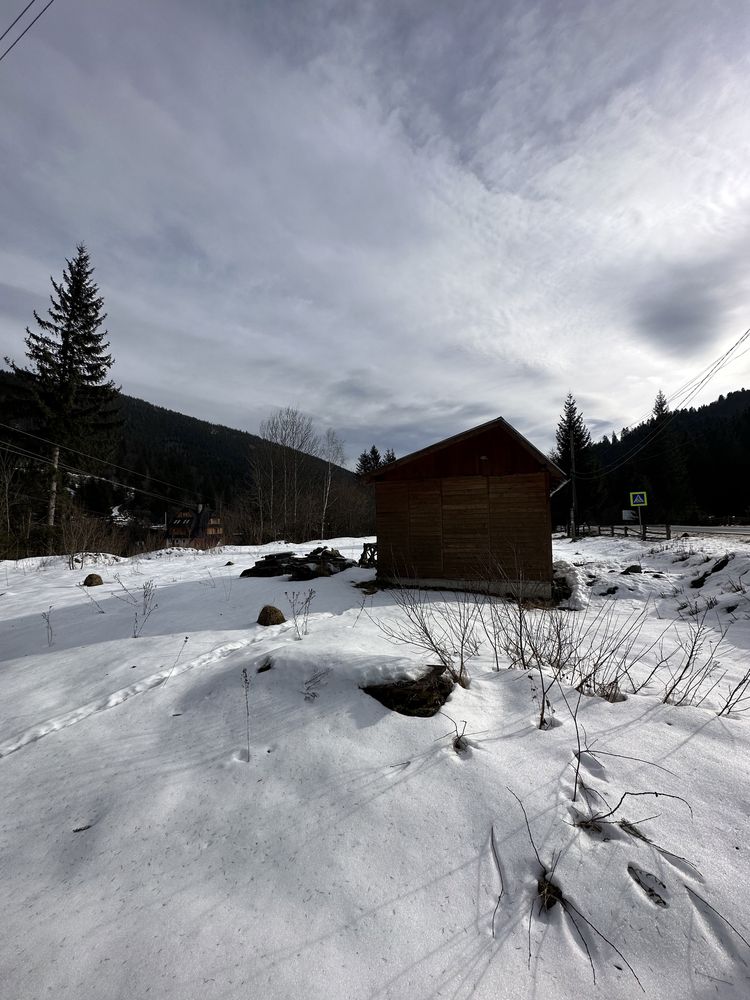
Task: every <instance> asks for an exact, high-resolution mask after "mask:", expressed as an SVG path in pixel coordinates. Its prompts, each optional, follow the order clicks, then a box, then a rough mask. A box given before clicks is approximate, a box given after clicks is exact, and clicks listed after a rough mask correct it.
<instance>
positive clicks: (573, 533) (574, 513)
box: [570, 428, 578, 541]
mask: <svg viewBox="0 0 750 1000" xmlns="http://www.w3.org/2000/svg"><path fill="white" fill-rule="evenodd" d="M570 537H571V540H572V541H575V540H576V539H577V538H578V498H577V496H576V453H575V447H574V444H573V433H572V428H571V435H570Z"/></svg>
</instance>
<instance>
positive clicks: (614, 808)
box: [0, 538, 750, 1000]
mask: <svg viewBox="0 0 750 1000" xmlns="http://www.w3.org/2000/svg"><path fill="white" fill-rule="evenodd" d="M362 541H363V540H362V539H335V540H333V541H332V542H330V543H329V544H332V545H334V546H336V547H337V548H339V549H340V550H341V551H342V552H343V553H344V554H345V555H350V556H353V557H354V558H356V557H357V556H358V555H359V553H360V551H361V548H362ZM316 544H320V543H318V542H311V543H310V545H309V546H302V547H300V548H299V551H300V552H304V551H309V550H310V549H311V548H313V547H314V546H315V545H316ZM728 545H730V546H731V549H728V548H727V546H728ZM285 548H286V546H284V545H282V544H279V545H276V546H273V545H271V546H264V547H255V548H249V547H248V548H224V549H222V550H221V551H220V552H212V553H202V552H196V551H186V550H169V551H164V552H155V553H151V554H150V555H148V556H142V557H140V558H133V559H125V560H113V559H108V560H107V559H99V558H96V557H94V558H91V559H89V560H87V561H88V562H90V563H92V565H90V566H84V567H82V568H79V569H75V570H70V569H69V568H68V566H67V562H66V560H64V559H29V560H24V561H22V562H18V563H12V562H5V563H0V637H1V638H0V656H1V657H2V662H0V754H1V755H2V757H1V759H0V865H1V868H0V879H1V883H0V886H1V888H0V900H1V902H0V906H1V910H0V912H1V913H2V923H1V925H0V926H1V927H2V934H1V935H0V996H2V998H3V1000H36V998H42V997H55V998H56V1000H63V998H71V1000H72V998H75V1000H105V998H118V1000H119V998H128V1000H136V998H138V1000H140V998H146V997H149V998H150V997H154V998H170V1000H171V998H174V1000H178V998H179V1000H187V998H190V1000H192V998H196V1000H197V998H201V1000H203V998H206V1000H210V998H219V997H221V998H261V997H262V998H269V1000H290V998H297V997H304V998H305V1000H318V998H320V1000H322V998H326V1000H352V998H373V1000H374V998H399V1000H404V998H405V1000H422V998H425V1000H426V998H428V997H451V998H468V997H476V998H492V1000H498V998H500V997H502V998H527V997H528V998H530V997H540V998H541V997H543V998H555V1000H557V998H568V997H570V998H573V997H593V996H602V997H607V998H626V997H627V998H630V997H634V996H638V995H641V989H643V991H645V993H646V994H647V995H648V996H651V997H663V998H681V1000H682V998H701V1000H703V998H709V997H723V998H730V997H731V998H737V1000H739V998H747V997H748V996H750V892H749V891H748V880H749V879H750V866H749V864H748V857H749V852H750V843H749V842H748V831H749V829H750V827H749V823H748V820H749V817H750V791H749V789H750V728H749V726H750V713H749V714H743V713H742V712H741V711H739V709H741V708H742V707H743V705H742V704H740V705H738V706H737V708H736V709H735V711H732V712H730V713H729V714H728V715H727V714H726V712H724V714H719V713H721V712H722V708H724V706H725V703H726V700H727V696H728V692H729V691H730V690H731V689H732V687H733V686H734V685H736V684H737V682H738V681H739V680H740V679H741V677H742V676H743V675H744V673H745V671H746V670H747V668H748V659H749V658H748V647H749V646H750V592H748V591H747V590H746V589H745V588H746V585H747V586H748V587H750V544H748V543H747V542H745V541H743V540H742V539H737V538H731V539H728V538H723V539H722V538H715V539H711V538H701V539H699V540H698V539H676V540H675V541H673V542H671V543H666V544H657V545H654V544H653V543H649V542H646V543H641V542H640V541H636V540H633V539H608V538H593V539H587V540H585V541H580V542H576V543H570V542H569V541H567V540H563V539H559V540H556V541H555V557H556V559H558V560H563V561H565V562H566V563H567V564H568V567H567V570H565V573H566V575H567V577H568V579H569V580H570V582H571V584H572V587H573V593H572V596H571V598H570V600H569V601H568V602H567V603H568V605H569V607H568V608H566V609H564V610H562V611H560V612H552V613H545V612H543V611H539V610H530V611H529V612H528V615H527V616H526V619H525V622H526V624H525V627H526V628H527V629H528V634H529V635H533V636H535V637H536V638H535V640H534V641H535V642H536V643H539V642H540V641H541V639H540V636H543V635H545V634H546V635H547V637H548V638H549V635H550V631H552V632H554V630H555V629H558V631H559V630H560V629H563V630H567V631H565V634H566V635H568V636H570V635H571V634H575V635H576V636H577V648H578V651H579V659H578V660H577V661H576V663H575V669H576V670H578V671H579V673H578V674H577V675H576V676H577V677H578V678H579V679H580V678H581V677H582V676H583V674H584V673H585V670H586V663H588V664H592V663H596V661H597V658H598V660H599V663H598V672H597V673H595V674H594V675H593V677H592V676H591V675H590V674H589V675H588V676H587V681H586V685H587V686H588V688H596V689H598V690H599V691H600V692H601V691H602V690H604V689H606V690H608V691H609V693H613V692H614V693H615V694H617V693H619V695H620V696H623V695H624V696H625V697H624V700H620V701H614V702H610V701H606V700H604V699H603V698H600V697H596V696H591V697H590V696H586V697H579V695H578V693H577V691H576V690H575V688H574V686H572V682H573V681H574V679H575V678H574V675H573V674H572V673H571V672H570V670H572V669H573V668H572V667H570V669H569V670H568V672H567V673H566V674H564V675H563V679H562V681H561V683H559V684H553V685H552V686H551V687H549V690H548V698H549V701H550V708H549V709H548V710H547V711H546V713H545V714H546V716H547V723H548V724H547V725H546V728H544V729H540V728H538V722H539V717H540V709H541V703H542V701H543V697H544V696H543V694H542V688H543V687H547V685H548V683H549V680H550V675H549V674H548V673H544V672H542V674H541V675H540V674H539V673H538V672H537V671H536V670H534V669H531V670H525V669H523V665H522V664H518V663H517V664H516V666H515V668H514V669H509V667H510V663H511V658H512V657H513V655H514V654H513V651H512V650H511V651H509V650H508V648H507V646H508V644H507V642H506V643H505V646H506V648H505V649H504V650H503V649H501V650H500V652H499V654H498V656H499V663H500V668H501V669H500V670H496V669H495V666H496V660H495V655H494V653H493V650H492V648H491V646H490V644H489V643H488V641H487V639H486V636H485V634H484V632H483V631H480V633H479V638H481V639H482V640H483V641H482V645H481V647H480V649H479V653H478V655H476V656H474V657H472V658H471V659H470V660H469V661H468V668H469V672H470V675H471V685H470V687H468V688H467V689H464V688H461V687H456V688H455V689H454V691H453V693H452V695H451V696H450V699H449V700H448V702H447V703H446V705H445V707H444V709H443V712H444V714H439V715H436V716H434V717H432V718H409V717H405V716H402V715H399V714H396V713H394V712H391V711H389V710H387V709H386V708H384V707H383V706H382V705H381V704H380V703H378V702H376V701H375V700H374V699H373V698H371V697H370V696H369V695H367V694H365V693H364V692H363V691H361V690H360V686H361V685H362V684H364V683H366V682H371V683H372V682H374V681H377V680H379V679H381V680H382V679H388V678H395V677H402V676H407V675H409V676H416V675H417V674H418V673H419V672H420V670H421V669H422V668H423V667H424V666H425V665H426V664H428V663H430V662H434V654H433V655H430V654H428V653H426V652H424V651H422V650H420V649H417V648H412V647H408V646H403V645H400V646H398V645H393V644H392V643H390V642H389V641H388V639H387V638H386V637H385V636H384V635H383V633H382V631H381V629H380V628H379V627H378V622H386V623H391V625H393V624H394V623H396V624H397V623H398V621H399V615H400V614H401V612H400V610H399V607H398V606H397V604H396V603H395V602H394V596H393V594H391V593H389V592H377V593H375V594H370V595H368V593H367V592H366V591H365V590H363V589H362V588H361V587H357V586H356V584H362V583H365V582H366V581H369V580H372V578H373V577H374V572H373V571H371V570H360V569H351V570H347V571H346V572H344V573H342V574H340V575H338V576H334V577H331V578H329V579H319V580H315V581H313V582H312V584H305V583H302V584H300V583H297V584H295V583H289V582H288V581H287V580H286V579H284V578H274V579H255V578H254V579H248V578H246V579H239V573H240V571H241V570H242V569H244V568H246V567H249V566H252V565H253V563H254V562H255V560H256V559H257V558H259V557H260V556H261V555H264V554H266V553H268V552H271V551H274V550H281V549H285ZM724 556H729V559H728V561H727V562H726V564H724V565H722V564H723V557H724ZM230 563H231V564H233V565H231V564H230ZM629 567H630V568H631V571H630V572H628V573H624V572H623V571H624V570H625V569H627V568H629ZM633 567H637V570H640V572H638V571H637V570H635V569H633ZM90 571H95V572H98V573H100V574H101V576H102V577H103V579H104V584H103V586H99V587H95V588H91V589H84V588H82V587H81V586H80V583H81V582H82V580H83V578H84V577H85V575H86V573H88V572H90ZM710 571H713V572H710ZM706 573H708V574H709V575H707V576H706V577H705V580H704V581H703V583H702V585H701V586H691V583H693V582H696V581H697V580H698V579H699V578H700V577H702V576H703V575H704V574H706ZM310 587H312V588H313V589H314V591H315V594H314V598H313V600H312V602H311V606H310V616H309V621H308V632H307V634H304V635H303V636H302V638H301V639H300V638H298V636H297V630H296V629H295V626H294V622H293V621H292V620H291V617H290V603H289V600H288V598H287V596H286V594H287V593H288V594H291V593H292V592H293V591H296V592H297V593H298V594H299V595H302V596H304V595H306V594H307V592H308V591H309V589H310ZM428 600H429V601H430V602H437V605H438V607H437V611H436V613H437V614H438V615H439V608H440V595H430V597H429V598H428ZM447 600H448V601H449V602H452V601H455V600H456V599H455V598H447ZM267 603H270V604H274V605H276V606H277V607H279V608H280V609H281V610H282V611H283V612H284V613H285V614H286V615H287V616H288V617H289V618H290V620H289V621H287V623H286V624H284V625H279V626H272V627H267V628H263V627H261V626H259V625H257V624H256V618H257V616H258V611H259V609H260V608H261V606H262V605H264V604H267ZM576 609H577V610H576ZM149 610H150V614H149ZM485 610H487V609H485ZM488 620H490V619H488ZM509 620H510V621H513V619H509ZM573 623H574V624H573ZM727 626H729V628H728V631H727V632H726V634H725V635H723V633H724V631H725V629H726V627H727ZM545 629H546V633H545ZM300 631H302V632H304V628H303V627H302V623H301V622H300ZM490 631H491V629H490ZM134 633H137V635H134ZM722 635H723V638H722ZM516 652H517V650H516ZM527 654H528V650H526V652H525V653H524V656H526V655H527ZM516 659H517V657H516ZM686 664H687V668H688V670H687V673H685V674H684V675H683V676H682V678H680V672H681V671H682V670H683V668H684V667H685V665H686ZM269 666H270V669H264V670H262V671H261V672H258V670H259V668H261V667H269ZM582 671H583V673H581V672H582ZM243 672H245V674H246V676H247V678H248V681H249V688H248V691H247V697H248V704H249V760H248V728H247V717H246V702H245V687H244V682H243ZM613 680H614V681H615V682H616V683H615V685H614V686H612V684H611V682H612V681H613ZM717 682H718V683H717ZM586 685H584V686H586ZM608 685H609V686H608ZM670 688H671V689H672V693H671V695H670V701H671V702H672V703H666V704H665V703H664V701H663V699H664V696H665V694H666V693H667V692H668V691H669V689H670ZM634 689H637V693H634ZM675 702H681V704H675ZM744 704H745V705H750V702H749V701H746V702H745V703H744ZM447 717H450V720H455V723H456V726H457V727H458V731H462V730H463V729H464V723H465V730H466V738H467V742H466V745H465V749H464V750H463V751H462V752H457V751H456V750H455V749H454V747H453V740H452V737H453V736H454V735H455V730H454V725H453V722H452V721H450V720H449V718H447ZM579 740H580V753H579V754H578V753H577V751H578V750H579ZM577 764H580V766H579V768H578V774H577V775H576V765H577ZM655 792H658V793H659V795H658V797H657V796H656V795H653V794H642V793H655ZM625 793H629V794H628V795H626V796H625V798H624V799H623V796H624V795H625ZM574 796H575V801H574ZM532 841H533V842H532ZM545 873H546V875H545ZM543 877H546V879H547V881H548V882H549V883H550V885H551V886H554V887H556V888H549V887H548V886H547V887H546V886H545V884H544V882H543V881H542V882H540V879H543ZM540 892H541V894H542V896H543V897H544V898H545V899H546V900H547V902H549V903H551V904H554V905H551V906H550V908H549V909H543V908H542V906H541V902H542V899H541V898H540ZM559 897H561V899H560V898H559Z"/></svg>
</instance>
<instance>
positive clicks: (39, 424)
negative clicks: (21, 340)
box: [5, 243, 118, 526]
mask: <svg viewBox="0 0 750 1000" xmlns="http://www.w3.org/2000/svg"><path fill="white" fill-rule="evenodd" d="M66 265H67V266H66V268H65V269H64V270H63V276H62V280H61V281H60V282H59V283H58V282H56V281H55V280H54V278H50V280H51V282H52V287H53V289H54V294H53V295H51V296H50V303H51V305H50V308H49V309H48V317H49V318H48V319H43V318H42V317H41V316H40V315H39V314H38V313H37V312H36V310H34V319H35V320H36V322H37V326H38V328H39V329H38V330H37V331H36V332H32V331H31V330H30V329H29V328H28V327H27V328H26V338H25V340H26V357H27V359H28V362H29V363H28V366H27V367H23V368H22V367H20V366H19V365H17V364H16V363H15V362H14V361H12V360H11V359H10V358H6V359H5V361H6V364H8V365H9V366H10V368H11V370H12V371H13V372H14V374H15V375H16V376H18V385H19V388H20V395H21V398H22V399H23V402H24V407H25V414H26V416H27V417H28V419H29V420H30V422H31V424H32V426H33V427H34V429H35V430H36V432H37V433H38V434H39V435H40V436H41V437H44V438H45V439H47V440H48V441H49V442H50V443H51V444H50V448H51V453H50V461H51V465H52V474H51V476H50V484H49V503H48V508H47V524H48V525H49V526H52V525H54V523H55V510H56V505H57V489H58V482H59V466H60V448H61V446H62V447H71V448H81V446H82V445H85V450H86V451H87V452H91V451H92V450H95V448H96V445H97V442H98V441H99V440H101V438H102V437H103V436H104V435H105V434H107V433H108V432H109V431H111V429H112V428H113V427H115V426H116V425H117V421H116V419H115V418H114V413H113V405H114V402H115V398H116V395H117V392H118V390H117V388H116V386H115V384H114V382H112V381H111V380H109V378H108V375H109V370H110V368H111V366H112V356H111V355H110V354H108V353H107V351H108V348H109V343H108V341H107V340H106V339H105V338H106V336H107V332H106V330H105V331H101V330H100V327H101V326H102V324H103V323H104V320H105V319H106V314H105V313H103V312H102V306H103V304H104V300H103V299H102V298H101V297H100V296H99V289H98V288H97V286H96V285H95V284H94V282H93V281H92V277H91V276H92V274H93V272H94V269H93V267H91V264H90V261H89V255H88V252H87V250H86V247H85V246H84V245H83V244H82V243H81V244H79V245H78V246H77V247H76V256H75V257H74V258H73V260H72V261H70V260H66Z"/></svg>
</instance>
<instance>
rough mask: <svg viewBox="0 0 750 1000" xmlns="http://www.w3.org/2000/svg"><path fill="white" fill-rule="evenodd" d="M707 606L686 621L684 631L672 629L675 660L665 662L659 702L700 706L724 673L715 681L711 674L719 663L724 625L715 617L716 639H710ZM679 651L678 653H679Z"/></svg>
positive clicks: (725, 631)
mask: <svg viewBox="0 0 750 1000" xmlns="http://www.w3.org/2000/svg"><path fill="white" fill-rule="evenodd" d="M709 610H710V609H709V608H705V609H704V610H703V613H702V614H701V615H700V617H696V618H690V619H687V620H686V623H685V624H686V627H687V634H686V635H685V634H683V633H682V632H681V631H680V630H679V629H677V628H675V633H676V636H677V641H678V644H679V645H678V653H677V656H678V659H677V661H676V663H675V665H674V666H672V665H671V664H667V670H668V672H669V675H670V676H669V680H668V681H667V683H666V685H665V688H664V694H663V696H662V701H663V702H665V703H667V702H668V703H670V704H672V705H701V704H702V703H703V702H704V701H705V700H706V698H707V697H708V695H709V694H711V692H712V691H713V689H714V688H715V687H716V686H717V685H718V684H719V683H720V682H721V680H722V679H723V677H724V674H722V675H721V677H719V678H717V679H716V680H714V679H713V675H714V674H715V673H716V671H717V669H718V667H719V666H720V664H719V661H718V660H717V659H716V654H717V653H718V651H719V648H720V647H721V644H722V643H723V641H724V638H725V636H726V634H727V629H728V628H729V626H728V625H724V626H722V625H721V622H720V621H719V619H718V617H717V618H716V624H717V626H718V638H717V639H714V638H712V636H713V634H714V632H713V620H709V619H708V612H709ZM680 654H681V655H680Z"/></svg>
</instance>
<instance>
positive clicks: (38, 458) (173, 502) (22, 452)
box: [0, 442, 196, 507]
mask: <svg viewBox="0 0 750 1000" xmlns="http://www.w3.org/2000/svg"><path fill="white" fill-rule="evenodd" d="M0 450H2V451H5V452H8V453H9V454H11V455H15V456H16V457H18V458H25V459H30V460H31V461H33V462H40V463H42V464H43V465H52V466H54V464H55V463H54V461H53V460H52V459H51V458H45V457H44V456H43V455H38V454H37V453H36V452H32V451H28V449H25V448H21V447H20V446H13V445H11V444H10V443H9V442H0ZM57 467H58V469H61V470H62V471H63V472H69V473H71V475H76V476H84V477H85V478H86V479H96V480H97V481H98V482H102V483H109V484H110V485H111V486H118V487H119V488H120V489H124V490H132V491H133V492H134V493H139V494H141V495H142V496H147V497H152V498H153V499H155V500H161V501H162V502H163V503H167V504H169V505H170V506H172V507H175V506H178V505H183V506H186V507H192V506H194V505H195V503H196V500H186V499H185V497H184V495H181V496H180V497H179V498H177V499H175V498H170V497H166V496H163V495H162V494H161V493H154V492H152V491H151V490H144V489H142V488H141V487H138V486H131V485H130V484H128V483H120V482H117V480H115V479H110V478H108V477H107V476H98V475H95V474H94V473H91V472H87V471H86V470H85V469H81V468H78V467H76V466H73V465H68V464H67V463H65V462H58V463H57Z"/></svg>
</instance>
